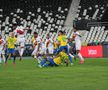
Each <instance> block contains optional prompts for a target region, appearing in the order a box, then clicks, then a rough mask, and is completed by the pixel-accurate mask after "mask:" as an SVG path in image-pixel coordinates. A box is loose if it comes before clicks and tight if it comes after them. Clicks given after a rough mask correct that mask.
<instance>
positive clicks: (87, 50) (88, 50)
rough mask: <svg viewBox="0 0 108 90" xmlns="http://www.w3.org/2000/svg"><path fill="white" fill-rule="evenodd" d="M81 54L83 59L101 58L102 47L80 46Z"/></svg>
mask: <svg viewBox="0 0 108 90" xmlns="http://www.w3.org/2000/svg"><path fill="white" fill-rule="evenodd" d="M80 52H81V54H82V56H83V57H87V58H88V57H92V58H96V57H99V58H100V57H103V50H102V46H82V48H81V51H80Z"/></svg>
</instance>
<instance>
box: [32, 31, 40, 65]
mask: <svg viewBox="0 0 108 90" xmlns="http://www.w3.org/2000/svg"><path fill="white" fill-rule="evenodd" d="M32 42H33V47H34V51H33V52H32V56H34V58H36V59H37V60H38V63H40V57H38V55H39V52H40V49H41V47H42V39H41V37H39V36H38V33H37V32H34V37H33V38H32Z"/></svg>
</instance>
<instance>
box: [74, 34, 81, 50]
mask: <svg viewBox="0 0 108 90" xmlns="http://www.w3.org/2000/svg"><path fill="white" fill-rule="evenodd" d="M73 35H74V36H75V47H76V50H81V37H80V34H79V32H74V34H73Z"/></svg>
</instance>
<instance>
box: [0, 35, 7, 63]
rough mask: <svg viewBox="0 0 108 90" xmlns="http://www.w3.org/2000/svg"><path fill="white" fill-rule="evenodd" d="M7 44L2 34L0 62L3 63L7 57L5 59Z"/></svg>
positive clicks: (0, 39)
mask: <svg viewBox="0 0 108 90" xmlns="http://www.w3.org/2000/svg"><path fill="white" fill-rule="evenodd" d="M5 44H6V42H5V41H4V39H3V38H2V36H1V35H0V64H1V63H2V59H3V61H4V62H5V61H6V59H5Z"/></svg>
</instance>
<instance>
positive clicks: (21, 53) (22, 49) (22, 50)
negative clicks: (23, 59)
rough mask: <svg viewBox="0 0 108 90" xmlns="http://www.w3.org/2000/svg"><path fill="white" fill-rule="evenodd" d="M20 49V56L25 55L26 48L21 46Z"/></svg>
mask: <svg viewBox="0 0 108 90" xmlns="http://www.w3.org/2000/svg"><path fill="white" fill-rule="evenodd" d="M20 50H21V52H20V56H22V55H23V52H24V48H21V49H20Z"/></svg>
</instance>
